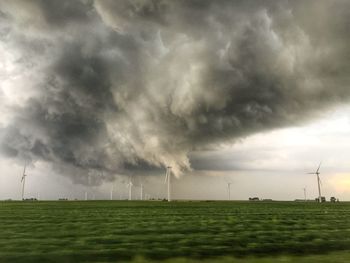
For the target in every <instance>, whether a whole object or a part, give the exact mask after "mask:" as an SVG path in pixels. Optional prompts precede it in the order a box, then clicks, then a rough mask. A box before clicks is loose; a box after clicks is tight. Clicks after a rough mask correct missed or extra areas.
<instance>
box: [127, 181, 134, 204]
mask: <svg viewBox="0 0 350 263" xmlns="http://www.w3.org/2000/svg"><path fill="white" fill-rule="evenodd" d="M127 187H129V201H131V188H132V187H133V183H132V181H131V176H129V182H128V183H127Z"/></svg>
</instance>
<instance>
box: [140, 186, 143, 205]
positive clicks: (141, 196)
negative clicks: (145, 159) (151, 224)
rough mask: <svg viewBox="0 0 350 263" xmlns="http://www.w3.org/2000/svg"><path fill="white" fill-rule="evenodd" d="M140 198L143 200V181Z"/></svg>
mask: <svg viewBox="0 0 350 263" xmlns="http://www.w3.org/2000/svg"><path fill="white" fill-rule="evenodd" d="M140 199H141V201H143V184H142V183H141V193H140Z"/></svg>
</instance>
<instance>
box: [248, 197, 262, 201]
mask: <svg viewBox="0 0 350 263" xmlns="http://www.w3.org/2000/svg"><path fill="white" fill-rule="evenodd" d="M249 201H260V199H259V197H249Z"/></svg>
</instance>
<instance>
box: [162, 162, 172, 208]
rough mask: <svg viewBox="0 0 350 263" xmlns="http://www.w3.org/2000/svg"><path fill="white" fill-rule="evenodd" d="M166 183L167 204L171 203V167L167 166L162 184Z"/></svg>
mask: <svg viewBox="0 0 350 263" xmlns="http://www.w3.org/2000/svg"><path fill="white" fill-rule="evenodd" d="M166 183H168V198H167V199H168V202H170V201H171V166H167V168H166V173H165V181H164V184H166Z"/></svg>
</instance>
